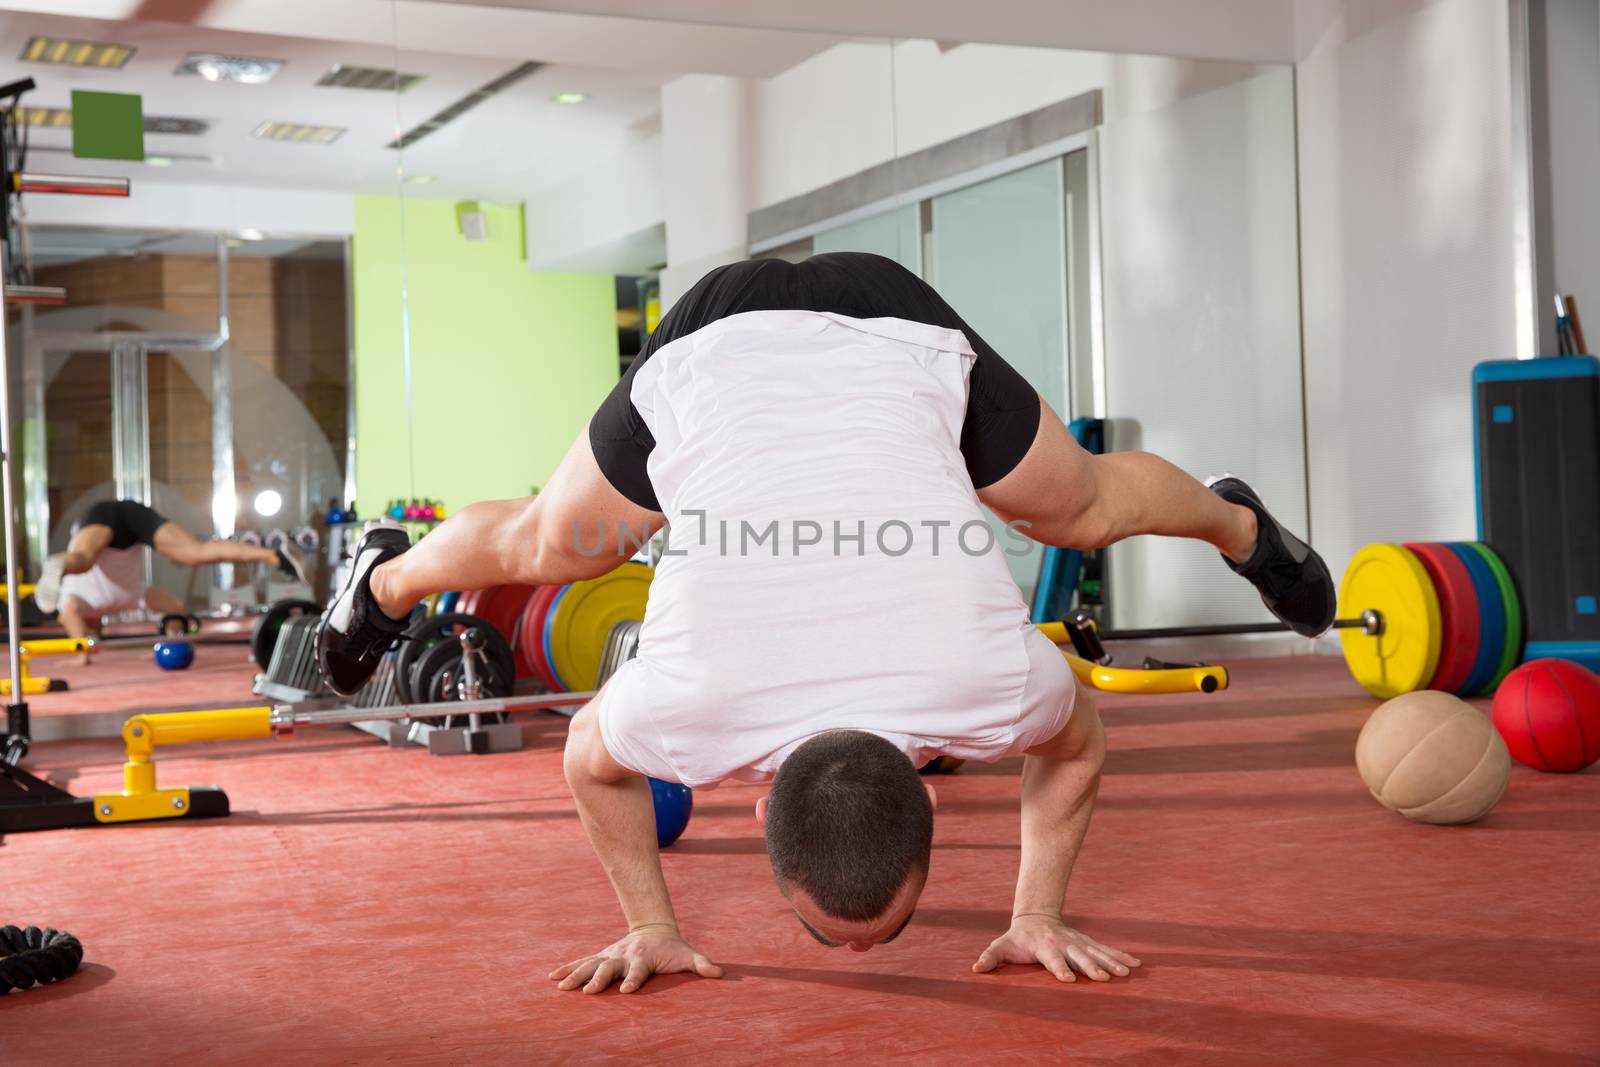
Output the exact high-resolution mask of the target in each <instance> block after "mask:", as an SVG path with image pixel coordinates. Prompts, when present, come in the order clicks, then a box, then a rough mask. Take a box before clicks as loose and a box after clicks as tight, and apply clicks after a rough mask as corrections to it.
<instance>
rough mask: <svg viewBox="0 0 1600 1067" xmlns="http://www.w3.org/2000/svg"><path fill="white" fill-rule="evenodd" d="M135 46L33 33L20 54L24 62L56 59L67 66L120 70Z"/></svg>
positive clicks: (42, 61) (129, 57)
mask: <svg viewBox="0 0 1600 1067" xmlns="http://www.w3.org/2000/svg"><path fill="white" fill-rule="evenodd" d="M133 53H134V49H132V48H130V47H129V46H127V45H125V44H97V43H95V42H94V41H69V40H67V39H66V38H63V37H30V38H28V43H27V44H25V45H23V46H22V53H21V54H20V55H19V56H18V57H17V58H18V59H21V60H22V61H23V62H25V63H57V64H60V65H61V66H66V67H100V68H101V69H104V70H121V69H122V67H123V65H124V64H126V63H127V62H128V60H129V59H131V58H132V57H133Z"/></svg>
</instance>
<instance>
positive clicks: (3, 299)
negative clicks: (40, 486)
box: [0, 78, 128, 804]
mask: <svg viewBox="0 0 1600 1067" xmlns="http://www.w3.org/2000/svg"><path fill="white" fill-rule="evenodd" d="M33 88H34V82H33V79H32V78H23V79H21V80H19V81H15V82H12V83H10V84H9V85H6V86H3V87H0V103H4V104H6V105H7V106H6V107H5V108H4V110H3V112H0V122H3V123H4V124H5V125H6V126H8V127H13V128H14V124H15V123H16V121H17V109H18V107H19V106H20V103H21V99H22V95H23V94H24V93H26V92H28V91H29V90H31V89H33ZM11 132H12V131H11V130H8V131H5V132H4V133H3V135H0V313H3V312H4V310H5V307H6V305H7V304H9V303H11V302H13V301H15V302H17V303H30V304H61V303H65V302H66V299H67V294H66V292H65V291H63V290H61V289H55V288H50V287H46V286H36V285H33V284H31V283H32V279H31V278H28V277H27V276H26V272H25V271H18V270H17V269H15V268H14V267H13V265H12V263H11V252H12V247H11V242H12V238H13V235H12V233H11V226H12V219H13V217H14V213H13V210H12V209H13V199H14V198H17V197H20V196H21V195H22V194H23V193H56V194H62V195H67V196H127V195H128V180H127V179H126V178H94V177H77V176H71V175H50V174H28V173H26V172H24V171H22V169H21V167H22V161H21V160H17V159H13V158H11V155H10V150H9V146H11V145H12V144H14V143H15V142H14V138H13V137H12V136H11ZM13 455H14V453H13V450H12V441H11V353H10V348H9V345H8V343H7V338H6V331H5V330H0V506H3V507H4V509H5V521H4V537H5V543H4V545H3V546H0V547H3V549H4V552H5V557H6V564H5V565H6V582H5V587H6V596H5V599H6V620H7V630H8V633H7V644H8V645H9V653H10V660H9V664H8V666H9V668H10V670H9V672H8V674H7V676H6V679H5V692H6V693H8V694H10V695H12V696H13V697H17V698H20V697H22V696H24V695H26V694H27V693H29V692H47V691H48V690H49V684H50V683H49V680H48V679H43V680H42V681H43V683H44V688H43V689H37V688H30V686H29V683H28V680H27V678H26V676H25V675H24V673H23V668H22V663H23V654H22V648H21V644H22V614H21V610H22V605H21V600H22V597H21V592H20V590H19V589H18V587H17V585H18V583H17V529H16V516H17V511H16V492H15V488H16V487H15V485H14V484H13V482H12V471H11V461H12V458H13ZM31 740H32V738H31V734H30V730H29V725H28V703H27V701H25V700H21V699H13V700H12V701H11V702H10V703H9V704H7V705H6V728H5V733H4V734H0V804H5V803H6V802H7V800H8V798H10V797H13V796H18V795H26V794H30V793H32V792H34V791H36V790H38V789H39V788H40V787H42V786H48V783H45V782H42V781H41V780H40V779H37V778H34V777H33V776H32V775H30V774H28V773H27V772H26V771H23V770H22V769H21V768H19V767H18V766H17V764H18V763H20V762H21V761H22V757H23V756H25V755H27V753H28V745H29V743H30V742H31ZM50 788H53V787H50Z"/></svg>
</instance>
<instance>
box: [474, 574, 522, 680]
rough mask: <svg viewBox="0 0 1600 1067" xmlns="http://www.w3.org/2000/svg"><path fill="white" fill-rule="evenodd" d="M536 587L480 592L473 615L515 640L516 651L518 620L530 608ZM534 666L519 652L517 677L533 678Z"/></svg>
mask: <svg viewBox="0 0 1600 1067" xmlns="http://www.w3.org/2000/svg"><path fill="white" fill-rule="evenodd" d="M534 589H535V587H534V586H531V585H497V586H494V587H493V588H491V589H483V590H480V591H479V592H478V596H477V598H476V599H475V600H474V601H473V611H472V614H474V615H478V616H481V617H482V618H485V619H488V620H489V621H490V622H492V623H494V627H495V629H497V630H499V631H500V632H501V633H502V634H505V635H506V636H507V637H508V638H513V641H512V648H513V650H515V649H516V642H515V640H514V637H515V634H516V629H517V620H518V619H519V618H521V616H522V609H523V608H525V607H527V606H528V601H529V600H531V599H533V594H534ZM533 676H534V673H533V665H532V663H531V662H528V661H526V660H525V658H524V657H523V655H522V653H521V652H520V651H518V652H517V677H518V678H532V677H533Z"/></svg>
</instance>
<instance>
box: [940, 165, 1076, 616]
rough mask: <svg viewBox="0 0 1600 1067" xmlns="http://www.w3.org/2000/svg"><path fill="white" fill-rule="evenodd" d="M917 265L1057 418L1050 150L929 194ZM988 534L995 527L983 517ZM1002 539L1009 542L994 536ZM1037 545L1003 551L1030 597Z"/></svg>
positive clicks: (1056, 183)
mask: <svg viewBox="0 0 1600 1067" xmlns="http://www.w3.org/2000/svg"><path fill="white" fill-rule="evenodd" d="M931 206H932V212H933V217H932V233H931V240H930V242H929V245H930V250H931V254H930V256H929V261H928V263H927V266H926V270H925V272H924V276H925V277H926V278H927V280H928V282H929V283H930V284H931V285H933V286H934V287H936V288H937V289H938V290H939V293H940V295H942V296H943V297H944V298H945V300H946V301H948V302H949V304H950V306H951V307H954V308H959V309H960V311H961V317H962V318H963V319H965V320H966V321H967V323H968V324H970V325H971V326H972V328H973V329H974V330H976V331H978V333H979V334H981V335H982V336H983V339H984V340H986V341H988V342H989V344H991V345H993V346H994V349H995V351H997V352H999V353H1000V354H1001V355H1003V356H1004V357H1005V360H1006V362H1007V363H1010V364H1011V365H1012V366H1013V367H1015V368H1016V369H1017V371H1018V372H1020V373H1021V374H1022V376H1023V377H1024V378H1026V379H1027V380H1028V383H1029V384H1030V385H1032V386H1033V387H1034V389H1036V390H1038V392H1039V395H1040V396H1042V397H1044V399H1045V401H1046V402H1047V403H1048V404H1049V405H1050V406H1051V407H1052V408H1054V409H1055V411H1056V413H1057V414H1059V415H1061V416H1062V418H1063V419H1066V418H1068V417H1069V415H1068V412H1069V411H1070V410H1071V409H1070V407H1069V404H1068V398H1069V397H1070V395H1071V390H1070V382H1069V380H1068V377H1069V376H1068V370H1067V368H1068V365H1069V359H1068V357H1069V352H1068V339H1069V336H1070V335H1069V331H1068V310H1067V309H1068V287H1067V273H1068V256H1067V236H1068V234H1067V229H1068V228H1067V214H1066V212H1067V189H1066V181H1065V172H1064V168H1063V161H1062V159H1061V158H1060V157H1057V158H1055V159H1050V160H1047V161H1046V162H1044V163H1038V164H1035V165H1033V166H1031V167H1026V168H1024V169H1022V170H1016V171H1012V172H1011V173H1009V174H1003V175H1001V176H1000V177H997V178H991V179H990V180H988V181H985V182H980V183H978V184H976V185H969V186H966V187H965V188H962V189H957V190H955V191H954V192H950V193H946V194H944V195H943V196H936V197H934V198H933V199H932V201H931ZM990 522H991V523H992V524H993V525H994V526H995V528H996V533H997V536H1000V534H999V531H1000V529H1001V524H1000V522H999V520H998V519H995V518H994V517H993V516H992V515H991V516H990ZM1000 543H1001V544H1002V545H1004V546H1008V547H1014V543H1013V542H1011V541H1009V540H1007V539H1005V538H1004V537H1003V536H1002V539H1001V542H1000ZM1041 559H1042V550H1039V549H1037V548H1036V549H1035V550H1034V551H1031V552H1028V553H1027V554H1026V555H1014V556H1008V557H1007V562H1008V563H1009V565H1010V567H1011V576H1012V577H1013V578H1014V579H1016V583H1017V585H1018V586H1019V587H1020V588H1021V589H1022V593H1023V596H1024V597H1025V598H1031V597H1032V596H1033V589H1034V585H1035V584H1036V583H1037V581H1038V573H1039V562H1040V560H1041Z"/></svg>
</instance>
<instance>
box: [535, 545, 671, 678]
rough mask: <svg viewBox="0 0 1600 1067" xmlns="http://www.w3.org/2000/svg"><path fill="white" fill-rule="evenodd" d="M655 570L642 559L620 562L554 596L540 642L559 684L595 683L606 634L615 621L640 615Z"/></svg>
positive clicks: (642, 611) (647, 597)
mask: <svg viewBox="0 0 1600 1067" xmlns="http://www.w3.org/2000/svg"><path fill="white" fill-rule="evenodd" d="M654 574H655V572H654V571H653V570H651V569H650V567H649V566H647V565H645V564H643V563H624V564H623V565H622V566H620V567H618V568H617V569H616V570H614V571H612V572H611V573H610V574H606V575H602V576H601V577H599V578H593V579H590V580H589V581H587V582H578V583H576V584H574V585H573V586H572V588H570V589H569V590H567V592H566V593H565V594H564V595H563V596H561V597H560V598H559V599H557V601H556V602H555V604H554V605H553V606H552V607H551V608H550V616H549V618H548V620H547V621H546V622H545V635H546V641H545V644H546V647H547V649H548V653H549V655H550V666H551V669H552V670H553V671H554V673H555V676H556V678H557V679H558V680H560V681H562V682H565V683H566V685H565V686H564V688H567V689H569V690H570V689H588V688H590V687H592V686H593V685H594V682H595V678H596V677H597V676H598V674H599V672H600V659H601V657H602V655H603V654H604V652H605V647H606V635H607V634H609V633H610V632H611V628H612V627H613V626H615V625H616V624H617V623H619V622H625V621H627V620H629V619H643V618H644V608H645V603H646V602H647V601H648V600H649V598H650V579H651V578H652V577H653V576H654Z"/></svg>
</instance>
